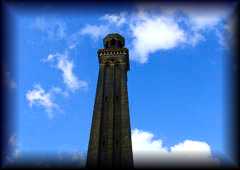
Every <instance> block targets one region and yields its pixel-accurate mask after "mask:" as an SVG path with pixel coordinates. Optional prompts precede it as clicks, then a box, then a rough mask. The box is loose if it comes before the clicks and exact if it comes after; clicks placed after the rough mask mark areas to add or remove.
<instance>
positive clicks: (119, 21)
mask: <svg viewBox="0 0 240 170" xmlns="http://www.w3.org/2000/svg"><path fill="white" fill-rule="evenodd" d="M100 19H102V20H106V21H108V22H109V23H113V24H115V25H116V26H121V25H123V24H124V23H126V13H125V12H121V13H120V14H119V15H117V14H105V15H104V16H103V17H101V18H100Z"/></svg>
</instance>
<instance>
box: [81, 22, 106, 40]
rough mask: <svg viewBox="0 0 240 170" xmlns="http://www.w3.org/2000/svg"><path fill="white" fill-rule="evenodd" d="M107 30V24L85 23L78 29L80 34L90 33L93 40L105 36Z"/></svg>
mask: <svg viewBox="0 0 240 170" xmlns="http://www.w3.org/2000/svg"><path fill="white" fill-rule="evenodd" d="M108 32H109V27H108V26H107V25H99V26H97V25H89V24H88V25H86V26H85V27H83V28H82V29H81V30H80V32H79V33H80V34H81V35H90V36H91V37H92V38H93V39H94V40H97V39H98V38H100V37H102V36H105V35H106V34H107V33H108Z"/></svg>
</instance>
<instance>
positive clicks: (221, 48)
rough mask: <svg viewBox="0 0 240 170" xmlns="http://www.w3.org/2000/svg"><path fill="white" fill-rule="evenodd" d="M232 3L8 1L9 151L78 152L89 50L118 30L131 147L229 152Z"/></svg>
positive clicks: (91, 62)
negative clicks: (12, 105) (124, 54)
mask: <svg viewBox="0 0 240 170" xmlns="http://www.w3.org/2000/svg"><path fill="white" fill-rule="evenodd" d="M232 10H233V6H231V5H229V4H223V5H214V6H210V5H207V6H198V7H197V6H194V5H193V6H187V5H179V6H174V5H166V4H150V3H149V4H131V5H130V4H129V5H122V6H118V7H117V6H99V7H96V6H95V7H92V8H91V7H89V6H85V5H84V6H82V7H80V8H74V7H70V8H66V9H64V8H53V6H51V5H49V6H41V7H39V8H36V9H35V10H30V9H29V8H25V7H24V5H22V6H21V5H16V6H8V11H9V14H11V17H12V18H13V21H14V24H15V27H13V28H12V31H13V35H14V36H13V38H12V39H11V40H10V41H11V42H12V44H13V47H12V48H13V49H12V52H11V53H12V57H13V60H14V64H15V65H13V66H14V68H16V69H15V70H14V69H12V70H10V69H9V71H8V73H7V74H8V77H10V78H9V79H10V80H11V83H10V87H11V91H12V92H11V94H12V95H15V96H16V105H17V106H16V108H17V109H15V111H14V112H13V113H12V114H13V117H15V118H16V119H15V120H14V121H13V122H14V124H15V125H16V131H15V132H13V133H12V135H11V140H10V141H12V143H14V146H15V147H16V150H17V155H24V153H49V152H51V153H60V152H83V153H86V151H87V146H88V140H89V133H90V127H91V119H92V111H93V104H94V99H95V92H96V82H97V77H98V59H97V50H98V49H99V48H102V47H103V44H102V39H103V37H104V36H106V35H107V34H108V33H113V32H118V33H120V34H121V35H123V36H124V37H125V41H126V47H127V48H129V51H130V71H129V72H128V92H129V107H130V118H131V128H132V135H133V136H132V138H133V139H132V140H133V149H134V153H135V152H137V151H141V148H144V150H148V151H158V152H161V153H162V152H164V153H165V152H166V153H169V154H170V153H175V152H177V151H186V152H187V153H188V152H191V151H192V150H193V151H200V152H201V151H202V152H203V154H204V156H206V157H214V155H215V154H220V155H223V156H226V157H229V156H230V155H229V150H228V148H227V142H228V141H227V140H228V138H226V135H227V132H228V130H229V129H228V128H229V126H228V125H227V118H228V116H229V114H230V111H229V108H228V96H229V92H228V90H229V86H230V82H229V79H228V78H229V75H228V65H229V62H230V51H231V49H230V42H231V41H230V40H231V33H232V28H231V24H232V18H231V12H232ZM135 159H136V157H135Z"/></svg>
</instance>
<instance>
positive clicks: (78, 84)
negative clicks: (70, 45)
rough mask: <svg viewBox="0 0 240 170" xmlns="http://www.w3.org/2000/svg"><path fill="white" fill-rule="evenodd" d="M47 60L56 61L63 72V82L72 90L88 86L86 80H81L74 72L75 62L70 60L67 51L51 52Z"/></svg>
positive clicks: (57, 66)
mask: <svg viewBox="0 0 240 170" xmlns="http://www.w3.org/2000/svg"><path fill="white" fill-rule="evenodd" d="M44 61H45V62H55V61H56V65H55V67H56V68H57V69H59V70H60V71H61V72H62V77H63V82H64V83H65V84H66V86H67V87H68V89H70V90H71V91H72V92H73V91H75V90H78V89H81V88H87V86H88V84H87V82H86V81H83V80H79V79H78V78H77V76H75V74H74V73H73V68H74V64H73V61H71V60H69V58H68V54H67V52H66V53H65V54H60V53H56V54H49V55H48V57H47V59H46V60H44Z"/></svg>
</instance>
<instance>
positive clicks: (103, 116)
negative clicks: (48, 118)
mask: <svg viewBox="0 0 240 170" xmlns="http://www.w3.org/2000/svg"><path fill="white" fill-rule="evenodd" d="M103 42H104V48H103V49H99V50H98V59H99V75H98V82H97V90H96V97H95V104H94V110H93V118H92V127H91V134H90V140H89V146H88V155H87V166H88V167H133V153H132V142H131V128H130V118H129V108H128V91H127V72H128V71H129V55H128V49H127V48H125V47H124V45H125V40H124V38H123V37H122V36H121V35H119V34H108V35H107V36H106V37H105V38H104V40H103Z"/></svg>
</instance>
